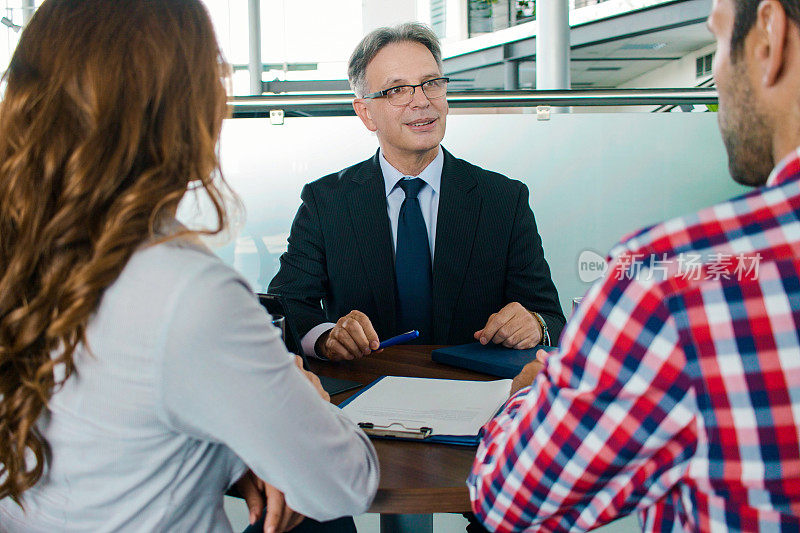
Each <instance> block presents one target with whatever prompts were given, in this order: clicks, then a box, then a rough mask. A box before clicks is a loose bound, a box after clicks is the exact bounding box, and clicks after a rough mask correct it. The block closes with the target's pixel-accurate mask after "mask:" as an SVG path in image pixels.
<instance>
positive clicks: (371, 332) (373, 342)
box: [352, 311, 380, 350]
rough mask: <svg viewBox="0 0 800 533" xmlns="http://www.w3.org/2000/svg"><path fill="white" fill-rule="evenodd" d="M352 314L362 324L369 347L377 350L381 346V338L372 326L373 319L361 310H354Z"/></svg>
mask: <svg viewBox="0 0 800 533" xmlns="http://www.w3.org/2000/svg"><path fill="white" fill-rule="evenodd" d="M352 314H353V316H354V318H355V319H356V320H357V321H358V323H359V324H360V325H361V329H362V331H363V332H364V338H365V339H366V341H367V347H368V348H369V349H370V350H377V349H378V346H380V339H379V338H378V333H377V332H376V331H375V328H374V327H372V321H371V320H370V319H369V317H368V316H367V315H365V314H364V313H362V312H361V311H353V312H352Z"/></svg>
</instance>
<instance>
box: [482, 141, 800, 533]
mask: <svg viewBox="0 0 800 533" xmlns="http://www.w3.org/2000/svg"><path fill="white" fill-rule="evenodd" d="M610 258H612V259H610V260H609V265H608V270H607V271H606V274H605V276H604V278H603V279H602V280H601V281H599V282H598V283H596V284H595V285H594V286H593V287H592V288H591V290H590V291H589V293H588V294H587V296H586V297H585V298H584V300H583V303H582V304H581V306H580V308H579V309H578V310H577V311H576V313H575V316H574V317H572V320H570V322H569V323H568V325H567V327H566V329H565V330H564V334H563V336H562V338H561V344H560V350H559V352H557V353H553V354H551V355H550V356H549V358H548V360H547V363H546V365H545V369H544V370H543V371H542V372H541V374H540V375H539V376H538V377H537V378H536V380H535V381H534V383H533V386H532V387H529V388H525V389H523V390H521V391H520V392H519V393H517V394H516V395H515V396H513V397H512V398H511V399H510V400H509V402H508V403H507V404H506V406H505V408H504V410H503V412H502V413H501V414H499V415H498V416H497V417H496V418H495V419H494V420H492V421H491V422H489V423H488V424H487V425H486V427H485V428H484V429H485V434H484V436H483V440H482V443H481V445H480V447H479V449H478V454H477V457H476V459H475V464H474V465H473V469H472V473H471V474H470V477H469V480H468V482H467V484H468V486H469V491H470V497H471V499H472V508H473V510H474V512H475V514H476V515H477V516H478V518H479V519H480V520H481V521H483V522H484V523H485V524H486V526H487V527H488V528H489V529H491V530H498V531H520V530H544V531H565V530H574V529H581V530H584V529H591V528H594V527H597V526H599V525H601V524H603V523H606V522H609V521H611V520H614V519H616V518H618V517H620V516H622V515H626V514H630V513H632V512H634V511H638V512H639V513H640V517H641V521H642V524H643V526H644V529H645V530H646V531H672V530H674V531H682V530H690V531H800V151H797V152H794V153H793V154H792V155H791V156H789V157H787V158H786V159H784V161H782V162H781V164H780V165H779V166H778V167H776V169H775V170H774V171H773V173H772V175H771V176H770V178H769V181H768V182H767V185H766V186H765V187H762V188H759V189H757V190H755V191H753V192H751V193H750V194H747V195H745V196H742V197H740V198H737V199H734V200H731V201H728V202H725V203H722V204H718V205H716V206H714V207H711V208H708V209H704V210H703V211H700V212H699V213H696V214H693V215H690V216H687V217H683V218H678V219H674V220H670V221H668V222H665V223H663V224H659V225H656V226H654V227H652V228H649V229H645V230H643V231H641V232H639V233H637V234H635V235H633V236H632V237H630V238H628V239H626V240H625V241H623V242H622V244H620V245H618V246H617V247H615V248H614V249H613V250H612V252H611V254H610Z"/></svg>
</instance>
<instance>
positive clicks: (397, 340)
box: [373, 329, 419, 351]
mask: <svg viewBox="0 0 800 533" xmlns="http://www.w3.org/2000/svg"><path fill="white" fill-rule="evenodd" d="M417 337H419V331H417V330H415V329H413V330H411V331H409V332H407V333H403V334H401V335H398V336H396V337H392V338H390V339H386V340H385V341H383V342H382V343H381V344H380V346H378V350H383V349H384V348H388V347H389V346H394V345H395V344H403V343H404V342H408V341H410V340H414V339H416V338H417ZM373 351H374V350H373Z"/></svg>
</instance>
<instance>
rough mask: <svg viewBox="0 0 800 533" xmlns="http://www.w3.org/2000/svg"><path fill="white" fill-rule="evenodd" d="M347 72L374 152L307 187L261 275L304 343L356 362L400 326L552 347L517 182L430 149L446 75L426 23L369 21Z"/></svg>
mask: <svg viewBox="0 0 800 533" xmlns="http://www.w3.org/2000/svg"><path fill="white" fill-rule="evenodd" d="M348 76H349V79H350V84H351V86H352V87H353V91H354V92H355V94H356V98H355V99H354V101H353V108H354V109H355V111H356V114H357V115H358V116H359V118H360V119H361V121H362V122H363V123H364V125H365V126H366V127H367V128H368V129H369V130H370V131H372V132H375V133H376V135H377V137H378V141H379V144H380V149H379V150H378V152H377V153H376V154H375V156H373V157H372V158H370V159H368V160H366V161H363V162H361V163H358V164H356V165H353V166H352V167H349V168H346V169H344V170H342V171H340V172H337V173H334V174H331V175H329V176H325V177H324V178H322V179H319V180H317V181H315V182H313V183H310V184H308V185H306V186H305V187H304V189H303V192H302V194H301V199H302V205H301V206H300V209H299V210H298V212H297V216H296V217H295V220H294V223H293V224H292V230H291V234H290V235H289V248H288V251H287V252H286V253H285V254H283V256H282V257H281V267H280V270H279V271H278V273H277V274H276V276H275V278H274V279H273V280H272V283H271V284H270V292H277V293H279V294H281V295H283V296H284V298H285V302H286V306H287V314H288V315H289V316H290V317H291V319H292V321H293V325H294V327H295V328H296V330H297V333H298V336H299V337H300V338H301V339H302V345H303V346H302V348H303V351H304V352H305V353H306V354H307V355H315V356H319V357H323V358H328V359H332V360H341V359H353V358H357V357H362V356H364V355H367V354H369V353H370V352H371V351H372V350H374V349H376V348H377V347H378V344H379V342H380V339H385V338H387V337H390V336H393V335H396V334H398V333H401V332H404V331H407V330H411V329H417V330H419V331H420V339H419V342H420V343H423V344H461V343H466V342H470V341H472V340H473V339H477V340H480V342H482V343H484V344H486V343H489V342H494V343H498V344H503V345H504V346H507V347H514V348H530V347H533V346H535V345H537V344H540V343H550V342H552V343H555V342H556V341H557V340H558V337H559V335H560V333H561V329H562V327H563V325H564V322H565V320H564V315H563V313H562V311H561V307H560V304H559V302H558V295H557V293H556V288H555V286H554V285H553V282H552V280H551V279H550V269H549V267H548V265H547V262H546V261H545V258H544V251H543V249H542V241H541V238H540V237H539V234H538V232H537V229H536V222H535V220H534V217H533V212H532V211H531V208H530V205H529V202H528V190H527V188H526V187H525V185H523V184H522V183H520V182H519V181H515V180H510V179H508V178H506V177H505V176H502V175H500V174H497V173H494V172H490V171H487V170H484V169H482V168H479V167H477V166H475V165H471V164H470V163H467V162H466V161H463V160H461V159H457V158H455V157H453V156H452V155H450V153H449V152H447V151H446V150H444V149H443V148H442V147H441V146H440V143H441V141H442V137H443V136H444V132H445V121H446V118H447V112H448V105H447V99H446V98H445V95H446V90H447V82H448V80H447V78H444V77H442V71H441V52H440V48H439V43H438V40H437V38H436V36H435V35H434V34H433V32H432V31H431V30H430V29H429V28H428V27H427V26H424V25H422V24H416V23H409V24H402V25H400V26H397V27H394V28H380V29H378V30H375V31H374V32H372V33H370V34H369V35H367V36H366V37H364V39H363V40H362V41H361V43H359V45H358V46H357V47H356V50H355V51H354V52H353V55H352V56H351V58H350V63H349V69H348ZM321 303H322V305H320V304H321Z"/></svg>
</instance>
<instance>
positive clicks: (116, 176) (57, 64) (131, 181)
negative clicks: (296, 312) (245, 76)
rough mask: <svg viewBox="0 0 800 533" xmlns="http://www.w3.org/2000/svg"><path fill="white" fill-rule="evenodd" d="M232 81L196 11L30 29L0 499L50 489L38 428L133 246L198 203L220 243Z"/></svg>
mask: <svg viewBox="0 0 800 533" xmlns="http://www.w3.org/2000/svg"><path fill="white" fill-rule="evenodd" d="M227 71H228V66H227V65H226V63H225V62H224V60H223V59H222V56H221V54H220V51H219V47H218V45H217V42H216V39H215V36H214V29H213V27H212V25H211V22H210V19H209V16H208V13H207V12H206V10H205V8H204V7H203V5H202V4H201V3H200V2H199V0H114V1H111V0H47V1H45V2H44V3H43V4H42V6H41V7H40V8H39V9H38V10H37V12H36V13H35V15H34V16H33V18H32V19H31V21H30V23H29V25H28V26H27V28H26V29H25V30H24V32H23V34H22V37H21V39H20V42H19V45H18V47H17V49H16V51H15V52H14V55H13V57H12V59H11V63H10V65H9V68H8V70H7V72H6V74H5V76H4V80H5V83H6V88H5V95H4V98H3V100H2V102H0V198H2V202H0V499H3V498H5V497H11V498H12V499H13V500H14V501H15V502H17V503H18V504H20V505H22V495H23V493H24V492H25V491H26V490H27V489H29V488H30V487H32V486H33V485H34V484H36V482H37V481H38V480H39V479H40V478H41V476H42V473H43V470H44V467H45V461H46V460H47V455H48V447H47V443H46V441H45V440H44V438H43V437H42V435H41V434H40V433H39V432H37V429H36V421H37V419H38V418H39V416H40V415H41V414H42V412H43V411H44V410H45V409H46V407H47V404H48V401H49V399H50V397H51V396H52V395H53V393H54V392H55V390H56V389H57V387H58V386H59V385H61V384H63V382H64V381H65V380H66V379H68V378H69V376H70V374H71V373H72V372H73V370H74V362H73V354H74V352H75V349H76V347H77V346H78V345H80V344H81V343H85V342H86V328H87V324H88V322H89V320H90V317H91V315H92V313H93V312H94V311H95V309H96V308H97V307H98V305H99V302H100V299H101V297H102V295H103V292H104V291H105V289H106V288H107V287H108V286H109V285H111V284H112V283H113V282H114V281H115V280H116V279H117V277H118V276H119V275H120V273H121V271H122V270H123V268H124V267H125V265H126V263H127V262H128V260H129V259H130V257H131V255H132V254H133V253H134V251H135V250H136V249H137V247H140V246H142V245H144V244H146V241H151V242H153V236H154V235H156V233H157V230H158V227H159V224H160V223H161V222H162V221H164V220H166V219H167V218H171V217H172V216H174V213H175V211H176V209H177V206H178V202H179V201H180V200H181V198H182V197H183V196H184V193H186V191H187V189H189V188H198V187H202V188H204V190H205V193H206V194H207V195H208V196H209V197H210V199H211V203H212V204H213V206H214V209H215V211H216V228H210V229H206V230H204V231H202V233H209V234H213V233H218V232H220V231H222V230H223V229H224V228H225V225H226V223H227V217H226V214H225V208H224V205H225V204H224V201H223V192H225V191H228V190H229V189H227V185H226V184H225V182H224V180H223V179H222V175H221V173H220V171H219V163H218V157H217V152H216V146H217V140H218V137H219V132H220V128H221V125H222V121H223V119H224V118H225V116H226V114H227V105H226V94H225V87H224V85H223V83H222V78H223V77H224V76H225V75H227ZM62 369H63V373H62ZM54 370H57V374H55V375H58V376H59V378H58V380H57V378H56V377H55V375H54ZM61 376H63V380H62V379H61Z"/></svg>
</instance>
